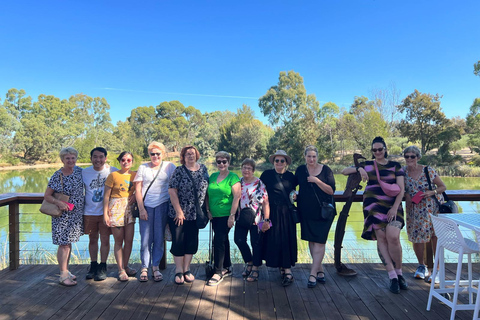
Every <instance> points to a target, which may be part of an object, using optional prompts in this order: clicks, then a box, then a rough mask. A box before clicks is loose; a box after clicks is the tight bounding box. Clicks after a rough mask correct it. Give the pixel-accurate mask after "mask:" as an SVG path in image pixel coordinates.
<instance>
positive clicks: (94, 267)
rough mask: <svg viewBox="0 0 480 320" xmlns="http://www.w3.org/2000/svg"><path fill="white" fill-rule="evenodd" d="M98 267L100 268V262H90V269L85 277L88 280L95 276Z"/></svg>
mask: <svg viewBox="0 0 480 320" xmlns="http://www.w3.org/2000/svg"><path fill="white" fill-rule="evenodd" d="M97 268H98V262H97V261H92V262H90V269H89V270H88V272H87V275H86V276H85V278H86V279H87V280H90V279H93V278H95V275H96V274H97Z"/></svg>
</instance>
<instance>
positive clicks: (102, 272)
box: [94, 262, 107, 281]
mask: <svg viewBox="0 0 480 320" xmlns="http://www.w3.org/2000/svg"><path fill="white" fill-rule="evenodd" d="M105 279H107V264H106V263H105V262H101V263H100V264H99V265H98V268H97V274H96V275H95V278H94V280H95V281H103V280H105Z"/></svg>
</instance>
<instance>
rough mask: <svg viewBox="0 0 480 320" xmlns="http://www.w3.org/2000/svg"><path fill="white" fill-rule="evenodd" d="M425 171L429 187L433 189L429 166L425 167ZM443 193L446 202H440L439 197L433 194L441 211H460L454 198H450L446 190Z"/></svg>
mask: <svg viewBox="0 0 480 320" xmlns="http://www.w3.org/2000/svg"><path fill="white" fill-rule="evenodd" d="M423 171H424V173H425V176H426V177H427V181H428V188H429V189H430V190H433V189H432V183H431V182H430V175H429V174H428V166H426V167H425V168H423ZM442 195H443V199H444V200H445V202H444V203H440V201H438V199H437V197H435V196H433V199H435V201H436V202H437V203H438V206H439V208H438V211H439V213H458V207H457V204H456V203H455V202H454V201H453V200H450V199H448V196H447V194H446V193H445V192H443V194H442Z"/></svg>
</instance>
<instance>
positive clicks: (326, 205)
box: [305, 166, 337, 220]
mask: <svg viewBox="0 0 480 320" xmlns="http://www.w3.org/2000/svg"><path fill="white" fill-rule="evenodd" d="M305 170H306V171H307V176H308V175H310V173H309V172H308V169H307V167H306V166H305ZM322 170H323V169H322ZM310 186H311V187H312V189H313V193H314V194H315V198H317V201H318V204H319V205H320V217H322V219H323V220H333V218H335V216H336V215H337V210H336V209H335V207H334V206H333V204H332V203H330V202H321V201H320V199H319V198H318V195H317V191H316V190H315V186H314V185H313V184H311V185H310Z"/></svg>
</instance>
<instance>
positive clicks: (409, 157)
mask: <svg viewBox="0 0 480 320" xmlns="http://www.w3.org/2000/svg"><path fill="white" fill-rule="evenodd" d="M403 157H404V158H405V159H415V158H416V157H417V156H407V155H405V156H403Z"/></svg>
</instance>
